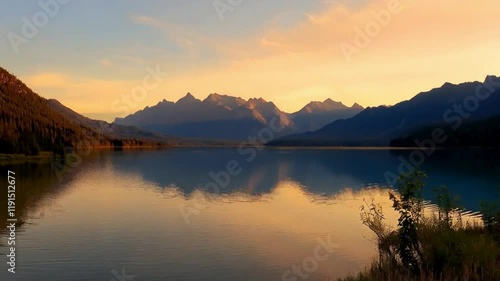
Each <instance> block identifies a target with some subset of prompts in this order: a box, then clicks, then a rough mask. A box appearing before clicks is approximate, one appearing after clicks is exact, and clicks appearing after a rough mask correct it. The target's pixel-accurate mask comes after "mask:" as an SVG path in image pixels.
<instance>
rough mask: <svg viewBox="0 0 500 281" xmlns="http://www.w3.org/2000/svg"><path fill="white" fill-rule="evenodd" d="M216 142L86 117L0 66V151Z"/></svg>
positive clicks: (27, 151)
mask: <svg viewBox="0 0 500 281" xmlns="http://www.w3.org/2000/svg"><path fill="white" fill-rule="evenodd" d="M220 144H225V143H222V142H211V141H202V140H196V139H187V138H178V137H174V136H167V135H163V134H158V133H151V132H147V131H144V130H142V129H139V128H136V127H130V126H122V125H118V124H112V123H111V124H110V123H107V122H105V121H99V120H92V119H90V118H87V117H84V116H82V115H80V114H78V113H77V112H75V111H73V110H71V109H69V108H67V107H65V106H64V105H62V104H61V103H60V102H58V101H57V100H47V99H45V98H42V97H40V96H39V95H38V94H36V93H35V92H33V91H32V90H31V89H30V88H29V87H28V86H26V84H24V83H23V82H22V81H21V80H19V79H18V78H17V77H15V76H14V75H12V74H11V73H9V72H8V71H7V70H5V69H3V68H1V67H0V153H5V154H26V155H37V154H39V153H40V152H42V151H49V152H54V153H56V154H64V151H65V149H66V148H68V147H73V148H74V147H78V146H92V147H137V146H162V147H164V146H181V145H182V146H212V145H220Z"/></svg>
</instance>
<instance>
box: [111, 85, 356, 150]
mask: <svg viewBox="0 0 500 281" xmlns="http://www.w3.org/2000/svg"><path fill="white" fill-rule="evenodd" d="M361 109H362V108H361V107H360V106H359V105H355V106H354V107H353V108H349V107H346V106H344V105H342V104H341V103H336V102H333V101H331V100H327V101H325V102H323V103H317V104H315V103H311V104H310V105H308V106H306V107H305V108H304V109H303V110H301V111H300V112H297V113H294V114H287V113H285V112H283V111H281V110H280V109H279V108H278V107H277V106H276V105H275V104H274V103H272V102H268V101H266V100H264V99H262V98H258V99H257V98H253V99H249V100H245V99H242V98H238V97H232V96H227V95H219V94H211V95H209V96H208V97H207V98H206V99H205V100H203V101H202V100H199V99H196V98H195V97H194V96H193V95H191V94H190V93H188V94H187V95H186V96H185V97H183V98H181V99H180V100H178V101H177V102H175V103H174V102H170V101H166V100H163V101H161V102H160V103H158V104H157V105H155V106H152V107H146V108H144V109H143V110H140V111H138V112H136V113H134V114H132V115H129V116H127V117H125V118H117V119H116V120H115V123H116V124H121V125H129V126H138V127H141V128H143V129H146V130H151V131H156V132H161V133H165V134H170V135H176V136H183V137H197V138H210V139H228V140H245V139H247V138H248V137H250V136H255V135H256V134H258V132H259V131H260V130H261V129H262V128H266V127H267V128H269V127H271V126H279V127H280V129H281V130H280V132H278V133H276V135H275V136H278V137H279V136H285V135H288V134H292V133H300V132H305V131H309V130H311V129H316V128H321V127H322V126H324V125H325V124H328V123H330V122H332V121H335V120H337V119H339V118H347V117H351V116H353V115H355V114H356V113H357V112H359V111H360V110H361Z"/></svg>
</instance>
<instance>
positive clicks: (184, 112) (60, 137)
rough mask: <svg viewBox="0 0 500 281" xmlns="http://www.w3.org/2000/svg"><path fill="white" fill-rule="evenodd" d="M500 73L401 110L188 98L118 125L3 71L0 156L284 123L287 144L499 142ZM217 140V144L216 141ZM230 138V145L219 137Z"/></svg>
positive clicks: (446, 88) (425, 96) (205, 142)
mask: <svg viewBox="0 0 500 281" xmlns="http://www.w3.org/2000/svg"><path fill="white" fill-rule="evenodd" d="M499 118H500V77H497V76H488V77H486V79H485V81H484V82H477V81H476V82H468V83H461V84H451V83H445V84H444V85H442V86H441V87H438V88H435V89H432V90H430V91H428V92H423V93H420V94H418V95H416V96H415V97H413V98H412V99H410V100H407V101H403V102H400V103H398V104H396V105H394V106H379V107H370V108H366V109H363V107H361V106H360V105H358V104H354V105H353V106H352V107H348V106H345V105H344V104H342V103H340V102H335V101H333V100H331V99H327V100H325V101H323V102H318V101H314V102H310V103H309V104H307V105H306V106H305V107H304V108H302V109H301V110H300V111H298V112H295V113H292V114H289V113H285V112H283V111H281V110H280V109H279V108H278V107H277V106H276V105H275V104H274V103H272V102H269V101H266V100H264V99H262V98H252V99H249V100H245V99H242V98H238V97H232V96H228V95H219V94H211V95H209V96H208V97H207V98H206V99H204V100H199V99H196V98H195V97H194V96H193V95H191V94H189V93H188V94H187V95H186V96H185V97H183V98H181V99H180V100H178V101H177V102H175V103H174V102H170V101H167V100H163V101H161V102H159V103H158V104H156V105H155V106H152V107H146V108H144V109H143V110H140V111H138V112H136V113H134V114H132V115H129V116H127V117H125V118H117V119H116V120H115V122H114V123H108V122H105V121H100V120H93V119H90V118H87V117H85V116H83V115H81V114H79V113H77V112H75V111H73V110H72V109H70V108H68V107H66V106H64V105H63V104H61V103H60V102H59V101H57V100H53V99H51V100H47V99H45V98H42V97H40V96H39V95H37V94H36V93H34V92H33V91H32V90H31V89H30V88H29V87H28V86H26V85H25V84H24V83H23V82H22V81H20V80H19V79H17V78H16V77H15V76H14V75H12V74H10V73H9V72H8V71H7V70H5V69H3V68H1V67H0V153H8V154H28V155H36V154H37V153H39V152H40V151H53V152H55V153H63V151H64V149H65V148H66V147H76V146H78V145H79V144H81V142H82V140H84V141H85V144H86V145H89V146H94V147H134V146H218V145H231V146H234V145H235V144H236V142H234V141H235V140H238V143H239V141H240V140H247V139H248V138H249V137H250V136H255V135H257V134H258V133H259V132H260V130H261V129H262V128H269V127H272V126H280V127H281V131H280V132H279V134H278V138H277V139H276V140H274V141H271V142H270V143H268V145H275V146H277V145H279V146H388V145H394V146H414V144H413V143H414V140H415V138H418V139H421V138H425V137H426V136H432V134H433V130H434V129H435V128H443V131H444V132H446V135H447V136H449V141H448V142H446V143H444V144H442V145H443V146H451V147H456V146H477V145H480V146H484V145H486V146H487V147H493V146H495V143H496V142H497V140H498V139H499V138H500V134H499V133H498V130H499V128H500V123H499V122H500V119H499ZM209 139H210V140H209ZM221 140H224V141H221Z"/></svg>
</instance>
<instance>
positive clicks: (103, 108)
mask: <svg viewBox="0 0 500 281" xmlns="http://www.w3.org/2000/svg"><path fill="white" fill-rule="evenodd" d="M0 1H1V2H2V3H3V5H2V7H4V8H3V9H1V10H0V23H1V24H0V36H1V39H0V66H2V67H4V68H6V69H7V70H9V71H10V72H11V73H13V74H15V75H16V76H17V77H18V78H20V79H21V80H22V81H24V82H25V83H26V84H27V85H28V86H29V87H31V88H32V89H33V90H34V91H35V92H37V93H38V94H40V95H41V96H43V97H45V98H55V99H58V100H59V101H60V102H62V103H63V104H65V105H66V106H68V107H70V108H72V109H73V110H75V111H77V112H79V113H82V114H84V115H86V116H88V117H92V118H97V119H103V120H108V121H111V120H113V119H114V118H115V117H118V116H119V117H121V116H125V115H128V114H132V113H134V112H136V111H138V110H140V109H142V108H144V107H145V106H151V105H155V104H157V103H158V102H159V101H161V100H163V99H166V100H170V101H176V100H178V99H179V98H181V97H183V96H185V95H186V93H187V92H190V93H192V94H193V95H194V96H195V97H197V98H199V99H204V98H206V97H207V96H208V95H209V94H210V93H219V94H227V95H232V96H239V97H242V98H246V99H248V98H252V97H262V98H264V99H266V100H268V101H273V102H274V103H275V104H276V105H277V106H278V107H279V108H280V109H282V110H284V111H286V112H294V111H297V110H299V109H300V108H302V107H303V106H304V105H306V104H307V103H308V102H310V101H322V100H325V99H327V98H331V99H333V100H336V101H341V102H343V103H344V104H346V105H352V104H353V103H355V102H357V103H359V104H361V105H363V106H378V105H392V104H396V103H398V102H400V101H403V100H406V99H409V98H411V97H413V96H414V95H416V94H418V93H419V92H422V91H427V90H430V89H432V88H435V87H439V86H441V85H442V84H444V83H445V82H452V83H461V82H466V81H483V80H484V78H485V77H486V75H488V74H495V75H500V52H499V51H498V50H500V36H498V35H499V33H498V32H499V29H498V27H499V26H500V17H498V11H499V10H500V2H498V1H494V0H478V1H474V3H472V2H468V1H456V0H440V1H435V0H419V1H415V0H351V1H347V0H273V1H269V0H168V1H166V0H143V1H139V0H108V1H102V0H39V1H7V0H0Z"/></svg>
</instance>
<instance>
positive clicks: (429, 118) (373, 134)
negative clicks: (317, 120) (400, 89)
mask: <svg viewBox="0 0 500 281" xmlns="http://www.w3.org/2000/svg"><path fill="white" fill-rule="evenodd" d="M498 116H500V77H496V76H488V77H486V79H485V81H484V82H468V83H461V84H458V85H455V84H451V83H445V84H444V85H443V86H442V87H439V88H435V89H432V90H430V91H428V92H423V93H420V94H418V95H416V96H415V97H413V98H412V99H410V100H407V101H403V102H400V103H398V104H396V105H394V106H390V107H387V106H379V107H373V108H367V109H365V110H363V111H362V112H361V113H359V114H357V115H356V116H354V117H352V118H349V119H345V120H337V121H335V122H333V123H331V124H329V125H327V126H325V127H324V128H322V129H320V130H318V131H315V132H310V133H305V134H298V135H290V136H286V137H284V138H282V139H278V140H275V141H273V142H272V143H271V144H272V145H292V146H295V145H315V146H317V145H327V146H330V145H334V146H339V145H341V146H344V145H347V146H366V145H377V146H380V145H382V146H387V145H389V142H390V141H391V139H393V138H404V137H406V136H407V135H409V134H411V133H413V132H414V131H416V130H418V129H420V128H422V127H425V126H433V127H439V126H442V125H444V126H447V127H450V126H453V127H460V126H461V125H462V124H463V123H465V122H471V121H475V120H484V119H488V118H493V117H498ZM429 137H430V136H429ZM413 145H416V144H413Z"/></svg>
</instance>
